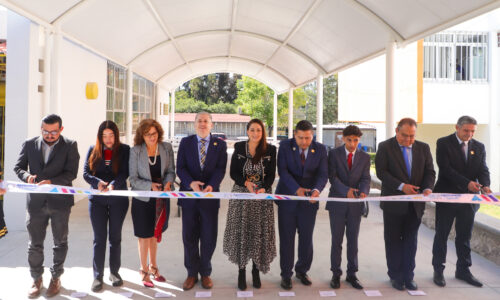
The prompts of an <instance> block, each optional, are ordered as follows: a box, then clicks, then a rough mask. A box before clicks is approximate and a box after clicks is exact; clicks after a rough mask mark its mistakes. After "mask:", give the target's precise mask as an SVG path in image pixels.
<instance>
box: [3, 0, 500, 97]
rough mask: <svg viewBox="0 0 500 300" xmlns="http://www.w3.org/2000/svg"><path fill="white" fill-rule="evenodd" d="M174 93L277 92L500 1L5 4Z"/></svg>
mask: <svg viewBox="0 0 500 300" xmlns="http://www.w3.org/2000/svg"><path fill="white" fill-rule="evenodd" d="M0 4H1V5H4V6H6V7H7V8H9V9H11V10H14V11H16V12H17V13H20V14H21V15H24V16H26V17H28V18H30V19H31V20H33V21H34V22H37V23H39V24H41V25H43V26H46V27H49V28H53V29H54V30H56V31H60V32H61V34H62V35H63V36H64V37H66V38H67V39H69V40H72V41H74V42H77V43H79V44H81V45H83V46H84V47H87V48H89V49H91V50H93V51H94V52H96V53H98V54H100V55H102V56H104V57H106V58H108V59H110V60H113V61H115V62H117V63H120V64H122V65H124V66H127V67H131V68H132V69H133V70H134V72H136V73H138V74H140V75H142V76H144V77H146V78H148V79H150V80H152V81H154V82H156V83H158V84H160V85H161V86H163V87H165V88H166V89H173V88H175V87H177V86H178V85H179V84H181V83H183V82H184V81H186V80H189V79H191V78H194V77H196V76H199V75H202V74H207V73H213V72H235V73H241V74H245V75H248V76H251V77H253V78H255V79H258V80H260V81H262V82H264V83H266V84H267V85H268V86H270V87H271V88H272V89H274V90H275V91H277V92H279V93H280V92H284V91H286V90H288V89H289V88H291V87H297V86H301V85H303V84H305V83H308V82H310V81H312V80H314V79H315V78H316V77H317V76H318V75H320V74H322V75H329V74H332V73H335V72H338V71H339V70H342V69H345V68H348V67H349V66H352V65H354V64H357V63H359V62H362V61H364V60H366V59H369V58H371V57H374V56H376V55H379V54H381V53H383V52H384V51H385V47H386V45H387V43H388V42H389V41H396V42H397V44H398V45H405V44H407V43H410V42H413V41H416V40H417V39H420V38H422V37H424V36H426V35H429V34H432V33H434V32H437V31H440V30H443V29H445V28H447V27H449V26H452V25H455V24H457V23H460V22H462V21H465V20H467V19H469V18H472V17H475V16H477V15H480V14H482V13H485V12H487V11H490V10H492V9H495V8H498V7H500V1H499V0H474V1H471V0H419V1H415V0H182V1H178V0H44V1H32V0H0Z"/></svg>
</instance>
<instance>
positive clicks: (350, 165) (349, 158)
mask: <svg viewBox="0 0 500 300" xmlns="http://www.w3.org/2000/svg"><path fill="white" fill-rule="evenodd" d="M347 166H348V167H349V170H350V169H351V168H352V152H349V155H348V156H347Z"/></svg>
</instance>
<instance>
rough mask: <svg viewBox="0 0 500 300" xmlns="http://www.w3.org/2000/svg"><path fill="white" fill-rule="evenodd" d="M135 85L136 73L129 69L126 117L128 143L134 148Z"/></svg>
mask: <svg viewBox="0 0 500 300" xmlns="http://www.w3.org/2000/svg"><path fill="white" fill-rule="evenodd" d="M133 84H134V72H133V71H132V69H131V68H130V67H129V68H128V69H127V115H126V122H125V123H126V126H127V133H126V136H127V142H128V143H129V144H130V145H131V146H132V144H133V143H132V142H133V140H134V133H133V132H132V128H133V126H132V125H133V124H132V113H133V111H132V110H133V101H132V99H133V96H134V95H133Z"/></svg>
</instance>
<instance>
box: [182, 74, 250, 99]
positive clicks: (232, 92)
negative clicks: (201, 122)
mask: <svg viewBox="0 0 500 300" xmlns="http://www.w3.org/2000/svg"><path fill="white" fill-rule="evenodd" d="M240 78H241V75H239V74H230V73H214V74H208V75H203V76H200V77H197V78H194V79H192V80H190V81H187V82H185V83H183V84H182V86H181V89H182V90H185V91H186V92H187V95H188V97H190V98H194V99H196V100H199V101H203V102H205V103H206V104H208V105H212V104H216V103H218V102H221V101H222V102H225V103H234V100H235V99H236V98H237V97H238V88H237V86H236V82H237V80H238V79H240Z"/></svg>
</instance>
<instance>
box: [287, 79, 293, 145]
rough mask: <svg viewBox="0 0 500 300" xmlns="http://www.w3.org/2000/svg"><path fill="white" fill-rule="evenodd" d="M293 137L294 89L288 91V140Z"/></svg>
mask: <svg viewBox="0 0 500 300" xmlns="http://www.w3.org/2000/svg"><path fill="white" fill-rule="evenodd" d="M292 137H293V89H292V88H291V89H289V90H288V138H289V139H291V138H292Z"/></svg>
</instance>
